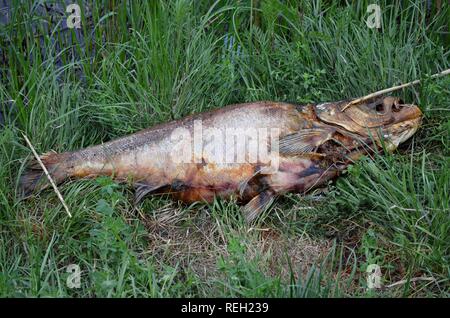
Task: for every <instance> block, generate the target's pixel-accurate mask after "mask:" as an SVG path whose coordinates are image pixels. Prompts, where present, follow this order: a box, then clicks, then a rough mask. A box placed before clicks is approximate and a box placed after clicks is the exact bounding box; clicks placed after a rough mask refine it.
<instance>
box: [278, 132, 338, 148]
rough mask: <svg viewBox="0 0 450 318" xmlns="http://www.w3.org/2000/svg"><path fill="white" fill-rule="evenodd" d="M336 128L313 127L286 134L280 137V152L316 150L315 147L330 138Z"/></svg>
mask: <svg viewBox="0 0 450 318" xmlns="http://www.w3.org/2000/svg"><path fill="white" fill-rule="evenodd" d="M334 132H335V130H334V129H332V128H331V129H324V128H311V129H303V130H300V131H298V132H296V133H293V134H289V135H286V136H284V137H282V138H281V139H280V144H279V147H280V153H281V154H285V155H297V154H303V153H308V152H312V151H314V149H315V148H317V147H318V146H320V145H322V144H323V143H325V142H326V141H328V140H330V139H331V137H332V135H333V133H334Z"/></svg>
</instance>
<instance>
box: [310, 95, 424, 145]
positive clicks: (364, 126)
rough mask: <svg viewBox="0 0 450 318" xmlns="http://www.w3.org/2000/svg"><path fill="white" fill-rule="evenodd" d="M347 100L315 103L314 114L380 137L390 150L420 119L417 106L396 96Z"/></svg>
mask: <svg viewBox="0 0 450 318" xmlns="http://www.w3.org/2000/svg"><path fill="white" fill-rule="evenodd" d="M349 102H350V101H341V102H337V103H323V104H319V105H315V106H314V107H315V112H316V115H317V117H318V118H319V119H320V120H321V121H322V122H324V123H326V124H332V125H334V126H339V127H340V128H343V129H344V131H347V132H349V133H356V134H358V135H359V136H362V137H367V138H374V139H375V140H376V141H377V143H378V144H380V141H381V140H383V141H384V143H385V145H386V146H387V149H388V150H390V151H393V150H395V149H396V148H397V147H398V146H399V145H400V144H401V143H403V142H405V141H406V140H407V139H409V138H410V137H411V136H412V135H414V133H415V132H416V131H417V129H418V128H419V127H420V124H421V122H422V117H423V114H422V112H421V111H420V108H419V107H418V106H417V105H413V104H405V103H403V101H402V100H401V99H400V98H398V97H391V96H387V97H381V98H375V99H372V100H367V101H363V102H359V103H354V104H349Z"/></svg>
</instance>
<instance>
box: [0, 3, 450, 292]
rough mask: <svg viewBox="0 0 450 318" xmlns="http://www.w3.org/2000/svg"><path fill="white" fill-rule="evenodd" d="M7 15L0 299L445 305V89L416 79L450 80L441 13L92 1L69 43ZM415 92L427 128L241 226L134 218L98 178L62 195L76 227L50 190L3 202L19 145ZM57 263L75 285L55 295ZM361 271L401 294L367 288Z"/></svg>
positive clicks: (229, 212)
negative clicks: (226, 110) (281, 105)
mask: <svg viewBox="0 0 450 318" xmlns="http://www.w3.org/2000/svg"><path fill="white" fill-rule="evenodd" d="M13 2H14V4H15V6H14V9H13V12H12V16H11V21H12V23H11V24H10V25H9V26H7V27H5V26H0V35H1V36H0V48H1V50H2V52H3V55H4V57H3V58H1V55H0V63H1V64H0V75H1V81H0V102H1V104H0V107H2V108H3V110H4V112H5V116H6V119H5V120H6V123H5V127H3V129H2V130H0V148H1V151H0V244H1V246H0V295H1V296H9V297H14V296H27V297H46V296H55V297H92V296H96V297H183V296H184V297H203V296H212V297H217V296H225V297H228V296H239V297H255V296H256V297H266V296H267V297H381V296H384V297H419V296H425V297H448V296H449V290H450V289H449V287H450V278H449V277H450V265H449V261H450V260H449V257H450V210H449V193H450V173H449V168H450V167H449V164H450V160H449V158H450V156H449V145H450V144H449V130H450V116H449V109H450V107H449V104H450V89H449V88H450V78H449V77H447V78H441V79H436V80H430V79H428V78H427V77H428V76H429V75H431V74H433V73H436V72H438V71H441V70H443V69H447V68H449V67H450V63H449V54H450V51H449V46H448V44H449V41H448V35H447V37H446V36H445V33H443V32H448V21H449V20H450V19H449V14H450V12H449V10H450V9H449V6H448V4H447V2H445V1H443V7H442V8H441V10H440V11H439V12H436V11H437V10H436V8H433V10H432V11H431V12H429V13H428V14H427V11H426V10H425V2H426V1H396V2H395V3H394V2H391V1H380V2H379V4H380V6H381V8H382V13H383V15H382V28H381V29H379V30H376V29H369V28H368V27H367V26H366V23H365V20H366V18H367V16H368V13H367V12H366V8H367V5H368V4H370V3H372V1H358V2H357V3H358V4H354V5H351V4H347V2H345V1H341V2H333V1H319V0H314V1H298V2H297V1H282V2H278V1H274V0H273V1H272V0H266V1H263V0H261V1H219V2H214V3H213V2H210V1H181V0H180V1H167V2H166V1H161V2H159V1H142V3H139V2H137V1H103V2H104V5H103V4H102V3H101V1H95V2H92V3H91V7H90V13H89V14H86V15H84V13H83V20H82V26H83V28H84V30H85V34H86V36H85V37H84V38H83V42H84V43H83V44H82V45H80V44H70V42H68V40H67V38H66V39H65V38H64V36H63V35H62V34H58V32H59V31H58V30H59V27H58V23H59V22H60V20H61V18H59V20H58V19H54V20H53V21H50V17H46V16H43V17H38V16H36V15H33V13H32V8H33V5H32V2H31V1H30V2H27V1H25V2H22V1H18V0H15V1H13ZM400 3H401V4H400ZM86 16H89V19H87V18H86ZM44 20H48V22H50V23H49V28H50V32H54V34H55V36H57V37H58V39H59V40H58V41H57V42H52V40H51V39H50V37H49V36H48V32H46V31H45V29H44V27H43V25H44ZM33 21H34V22H33ZM89 23H91V25H93V26H95V30H94V31H93V32H92V31H91V28H90V27H89V26H88V24H89ZM33 25H34V26H35V30H34V35H33V31H32V26H33ZM70 32H72V31H70ZM70 32H69V34H70ZM36 34H40V35H42V37H41V39H42V41H40V40H39V38H38V37H37V36H36ZM72 37H74V34H72ZM231 39H232V40H231ZM56 43H57V44H58V45H59V46H60V47H61V48H62V49H63V50H62V51H61V52H58V50H56ZM72 43H76V42H72ZM43 50H45V52H46V54H45V55H42V54H39V53H38V52H42V51H43ZM30 52H32V53H33V54H30ZM5 57H6V58H5ZM59 60H60V61H61V64H57V63H56V62H57V61H59ZM58 65H60V66H58ZM61 65H62V66H61ZM414 79H423V80H424V82H423V84H421V85H418V86H415V87H411V88H409V89H406V90H403V91H399V92H397V94H398V95H400V96H401V97H402V98H403V99H404V100H406V101H408V102H410V103H417V104H418V105H420V107H421V109H422V110H423V112H424V114H425V119H424V123H423V126H422V128H421V130H420V131H419V132H418V133H417V134H416V135H415V136H414V138H412V139H411V141H409V142H407V143H406V144H405V145H403V146H402V147H401V148H400V149H399V150H398V151H396V152H395V153H394V154H392V155H387V154H386V155H383V156H376V157H374V158H364V159H363V160H361V161H360V162H358V163H357V164H355V165H353V166H351V167H350V168H349V171H348V173H346V174H345V175H344V176H342V177H341V178H340V179H339V180H338V181H337V182H335V183H332V184H330V186H329V187H328V191H327V192H326V193H325V194H323V195H321V196H317V195H307V196H305V197H300V196H298V195H295V194H291V195H287V196H286V197H284V198H282V199H280V200H278V202H277V204H276V205H275V206H274V207H273V208H272V209H271V211H269V212H268V213H266V214H265V215H264V217H262V218H261V219H259V220H258V222H257V223H256V224H254V225H252V226H249V225H246V224H245V222H244V219H243V217H242V215H240V213H239V209H238V206H237V205H236V204H235V203H234V202H226V201H223V200H218V201H216V202H214V203H213V204H210V205H205V204H195V205H193V206H186V205H182V204H178V203H176V202H172V201H171V200H170V199H169V198H167V197H165V196H156V197H152V198H149V199H146V200H145V202H144V204H143V205H142V206H140V207H138V208H136V207H134V206H133V204H132V202H133V201H132V195H133V193H132V190H131V189H130V188H128V187H126V186H122V185H120V186H119V185H116V184H114V183H113V182H112V181H111V180H110V179H108V178H100V179H98V180H88V181H86V180H84V181H71V182H69V183H66V184H64V185H62V186H61V187H60V189H61V191H62V194H63V196H64V198H65V199H66V201H67V204H68V205H69V208H70V210H71V212H72V214H73V217H72V218H68V216H67V215H66V213H65V211H64V209H63V207H62V206H61V204H60V202H59V201H58V199H57V197H56V195H55V194H54V193H53V192H52V191H44V192H42V193H40V194H38V195H36V196H35V197H33V198H32V199H29V200H26V201H19V200H18V199H17V192H16V191H17V183H18V176H19V175H20V173H21V171H23V168H24V166H25V164H26V161H27V160H28V159H30V157H31V152H30V150H29V149H28V148H27V147H26V144H25V142H24V140H23V138H22V135H21V133H22V132H23V133H25V134H27V135H28V136H29V138H30V139H31V141H32V143H33V144H34V145H35V147H36V148H37V150H38V152H41V153H43V152H46V151H49V150H50V149H53V150H55V151H58V152H60V151H67V150H74V149H78V148H80V147H85V146H88V145H93V144H96V143H100V142H103V141H107V140H110V139H113V138H115V137H119V136H123V135H126V134H129V133H132V132H135V131H137V130H139V129H142V128H145V127H149V126H151V125H154V124H156V123H160V122H166V121H169V120H171V119H175V118H180V117H182V116H185V115H187V114H191V113H196V112H200V111H204V110H207V109H212V108H216V107H221V106H224V105H227V104H231V103H239V102H246V101H256V100H264V99H270V100H279V101H290V102H298V103H306V102H312V101H316V102H319V101H330V100H340V99H344V98H350V97H357V96H361V95H365V94H367V93H369V92H373V91H376V90H379V89H382V88H386V87H390V86H393V85H396V84H398V83H400V82H406V81H410V80H414ZM9 101H12V102H9ZM10 104H13V105H14V108H9V106H8V105H10ZM70 264H77V265H79V266H80V268H81V270H82V273H81V288H75V289H71V288H69V287H68V286H67V284H66V280H67V278H68V276H69V274H70V273H68V272H67V271H66V268H67V266H68V265H70ZM370 264H377V265H379V266H380V268H381V271H382V281H383V284H384V285H385V286H388V285H390V284H393V283H397V282H400V283H399V284H397V285H395V286H392V287H385V288H383V289H381V290H368V289H367V283H366V275H367V274H366V269H367V266H368V265H370ZM418 277H427V278H428V280H417V279H416V278H418Z"/></svg>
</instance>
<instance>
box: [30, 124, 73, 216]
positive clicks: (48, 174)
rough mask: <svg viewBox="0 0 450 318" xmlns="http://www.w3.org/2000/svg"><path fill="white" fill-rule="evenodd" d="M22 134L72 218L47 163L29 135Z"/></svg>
mask: <svg viewBox="0 0 450 318" xmlns="http://www.w3.org/2000/svg"><path fill="white" fill-rule="evenodd" d="M22 135H23V138H24V139H25V141H26V142H27V144H28V147H30V149H31V151H32V152H33V155H34V157H35V158H36V160H37V161H38V163H39V164H40V166H41V168H42V170H43V171H44V173H45V175H46V176H47V179H48V181H50V184H51V185H52V187H53V190H55V193H56V195H57V196H58V199H59V201H61V203H62V205H63V207H64V209H65V210H66V212H67V214H68V215H69V218H71V217H72V214H70V211H69V207H68V206H67V204H66V202H65V201H64V198H63V196H62V195H61V192H59V190H58V187H57V186H56V183H55V182H54V181H53V179H52V177H51V176H50V173H48V170H47V168H46V167H45V165H44V163H43V162H42V160H41V158H40V157H39V155H38V154H37V152H36V150H35V149H34V147H33V145H32V144H31V142H30V140H29V139H28V137H27V136H26V135H25V134H24V133H22Z"/></svg>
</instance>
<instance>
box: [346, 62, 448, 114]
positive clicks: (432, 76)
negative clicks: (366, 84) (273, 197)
mask: <svg viewBox="0 0 450 318" xmlns="http://www.w3.org/2000/svg"><path fill="white" fill-rule="evenodd" d="M449 74H450V68H449V69H447V70H445V71H442V72H440V73H437V74H433V75H431V76H430V78H437V77H441V76H445V75H449ZM419 83H420V80H415V81H412V82H409V83H405V84H401V85H397V86H393V87H390V88H385V89H382V90H381V91H378V92H375V93H371V94H369V95H366V96H363V97H360V98H357V99H354V100H352V101H351V102H349V103H348V104H347V105H345V106H344V108H342V111H344V110H345V109H347V107H349V106H352V105H355V104H358V103H361V102H363V101H365V100H368V99H371V98H373V97H377V96H380V95H383V94H386V93H390V92H393V91H396V90H399V89H402V88H405V87H409V86H412V85H416V84H419Z"/></svg>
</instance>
